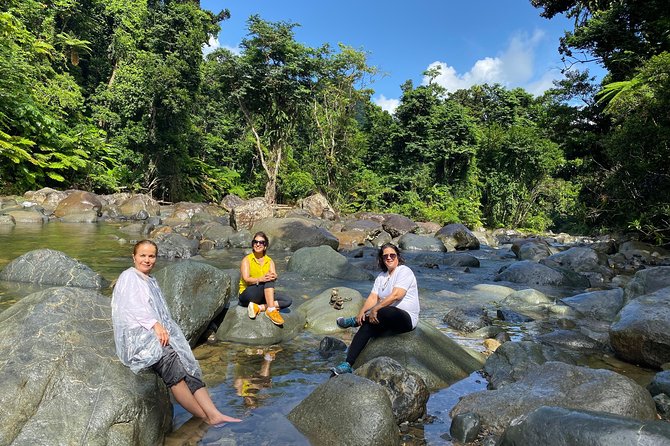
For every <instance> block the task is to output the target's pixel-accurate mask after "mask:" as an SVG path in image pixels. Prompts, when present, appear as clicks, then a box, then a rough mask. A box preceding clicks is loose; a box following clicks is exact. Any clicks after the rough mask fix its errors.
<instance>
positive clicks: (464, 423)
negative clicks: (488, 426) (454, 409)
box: [449, 412, 482, 443]
mask: <svg viewBox="0 0 670 446" xmlns="http://www.w3.org/2000/svg"><path fill="white" fill-rule="evenodd" d="M481 427H482V426H481V419H480V418H479V415H477V414H476V413H471V412H467V413H459V414H458V415H456V416H455V417H454V419H453V420H451V427H450V428H449V433H450V434H451V437H452V438H453V439H455V440H456V441H459V442H461V443H471V442H473V441H474V440H475V438H477V435H478V434H479V431H480V430H481Z"/></svg>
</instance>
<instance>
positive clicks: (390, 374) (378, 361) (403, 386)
mask: <svg viewBox="0 0 670 446" xmlns="http://www.w3.org/2000/svg"><path fill="white" fill-rule="evenodd" d="M355 373H356V375H358V376H363V377H365V378H367V379H369V380H371V381H374V382H376V383H378V384H380V385H381V386H382V387H383V388H384V390H386V393H388V396H389V399H390V400H391V408H392V409H393V415H394V416H395V421H396V423H397V424H401V423H404V422H406V421H410V422H412V421H416V420H418V419H419V418H421V417H423V416H424V415H425V414H426V403H427V402H428V397H429V396H430V392H429V391H428V387H427V386H426V383H424V382H423V379H421V377H420V376H419V375H417V374H416V373H413V372H410V371H409V370H407V369H406V368H405V367H403V366H402V365H400V363H398V361H395V360H393V359H391V358H388V357H386V356H382V357H379V358H375V359H373V360H372V361H370V362H366V363H365V364H363V365H362V366H360V367H359V368H358V369H356V372H355Z"/></svg>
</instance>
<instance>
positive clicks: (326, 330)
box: [297, 248, 365, 334]
mask: <svg viewBox="0 0 670 446" xmlns="http://www.w3.org/2000/svg"><path fill="white" fill-rule="evenodd" d="M303 249H308V248H303ZM337 292H338V294H339V295H340V296H341V297H342V298H343V299H345V301H344V304H343V307H342V309H341V310H336V309H335V308H333V306H332V305H330V296H331V293H332V289H331V288H328V289H327V290H325V291H323V292H322V293H321V294H319V295H318V296H314V297H312V298H311V299H309V300H307V301H306V302H303V303H302V304H301V305H300V306H299V307H298V309H297V311H298V312H299V313H300V314H302V315H303V316H304V318H305V329H306V330H309V331H311V332H312V333H318V334H330V333H337V332H341V331H342V330H343V329H342V328H340V327H338V326H337V324H336V323H335V321H336V320H337V318H338V317H345V318H346V317H352V316H356V315H357V314H358V311H359V310H360V309H361V307H362V306H363V303H364V302H365V299H364V298H363V296H362V295H361V293H359V292H358V291H356V290H354V289H351V288H346V287H337Z"/></svg>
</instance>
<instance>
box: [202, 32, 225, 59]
mask: <svg viewBox="0 0 670 446" xmlns="http://www.w3.org/2000/svg"><path fill="white" fill-rule="evenodd" d="M220 47H221V43H219V38H218V37H217V36H209V42H207V43H206V44H205V45H203V46H202V55H203V56H206V55H208V54H209V53H211V52H212V51H214V50H216V49H217V48H220Z"/></svg>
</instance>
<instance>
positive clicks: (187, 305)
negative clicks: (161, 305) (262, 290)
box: [154, 260, 231, 347]
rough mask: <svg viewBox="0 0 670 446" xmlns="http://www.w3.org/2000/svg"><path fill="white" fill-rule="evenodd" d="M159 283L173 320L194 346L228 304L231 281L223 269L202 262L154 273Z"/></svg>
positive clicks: (171, 266) (187, 262) (167, 267)
mask: <svg viewBox="0 0 670 446" xmlns="http://www.w3.org/2000/svg"><path fill="white" fill-rule="evenodd" d="M154 277H156V280H157V281H158V283H159V284H160V287H161V290H162V291H163V295H164V296H165V301H166V302H167V304H168V307H169V308H170V312H171V313H172V318H173V319H174V320H175V322H177V325H179V327H180V328H181V329H182V331H183V332H184V336H186V339H188V341H189V343H190V344H191V347H193V346H195V344H196V342H197V341H198V339H199V338H200V336H201V335H202V334H203V333H204V332H205V330H206V329H207V327H208V326H209V323H210V322H211V321H212V319H213V318H214V316H216V315H217V314H219V313H220V312H221V311H222V310H223V308H224V307H225V306H227V305H228V302H229V301H230V296H231V278H230V276H229V275H228V274H226V273H225V272H223V271H222V270H220V269H218V268H216V267H214V266H211V265H207V264H205V263H200V262H194V261H191V260H185V261H183V262H177V263H173V264H170V265H168V266H166V267H165V268H162V269H160V270H159V271H156V272H155V273H154Z"/></svg>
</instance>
